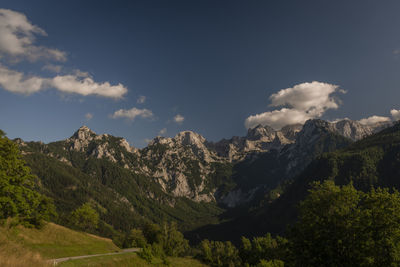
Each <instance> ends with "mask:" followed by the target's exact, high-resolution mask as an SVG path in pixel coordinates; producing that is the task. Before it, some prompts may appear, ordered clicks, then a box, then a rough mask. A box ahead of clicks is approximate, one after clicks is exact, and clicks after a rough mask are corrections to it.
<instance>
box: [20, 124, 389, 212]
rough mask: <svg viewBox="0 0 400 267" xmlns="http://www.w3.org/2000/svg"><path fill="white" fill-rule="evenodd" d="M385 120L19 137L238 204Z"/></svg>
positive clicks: (190, 193) (54, 152)
mask: <svg viewBox="0 0 400 267" xmlns="http://www.w3.org/2000/svg"><path fill="white" fill-rule="evenodd" d="M387 126H389V124H388V123H386V124H383V123H378V124H374V125H369V126H366V125H362V124H360V123H358V122H356V121H351V120H342V121H338V122H335V123H332V122H327V121H323V120H309V121H307V122H306V123H305V124H304V126H303V125H289V126H286V127H283V128H282V129H281V130H279V131H276V130H274V129H272V128H271V127H269V126H261V125H259V126H257V127H255V128H253V129H249V130H248V133H247V135H246V136H244V137H232V138H231V139H223V140H221V141H219V142H215V143H212V142H208V141H207V140H206V139H205V138H204V137H203V136H201V135H200V134H197V133H195V132H192V131H184V132H180V133H178V134H177V135H176V136H175V137H173V138H167V137H156V138H154V139H153V140H152V141H151V142H150V143H149V144H148V146H147V147H145V148H143V149H137V148H134V147H132V146H130V145H129V143H128V142H127V141H126V140H125V139H123V138H120V137H114V136H111V135H108V134H101V135H98V134H96V133H95V132H94V131H92V130H90V129H89V128H88V127H86V126H82V127H81V128H79V129H78V130H77V131H76V132H75V133H74V134H73V135H72V136H71V137H70V138H68V139H66V140H64V141H59V142H54V143H50V144H40V145H39V144H35V143H32V142H30V143H24V142H23V141H22V140H18V142H19V143H20V146H21V148H22V150H23V151H25V153H29V151H30V150H32V148H34V147H36V148H39V149H38V150H36V151H35V152H40V153H43V154H46V155H48V156H50V157H53V158H55V159H57V160H59V161H61V162H63V163H66V164H69V165H71V166H72V158H71V155H72V154H71V152H73V151H75V152H80V153H82V155H84V157H83V158H82V160H83V161H87V160H88V159H90V158H96V159H106V160H108V161H110V162H111V163H114V164H116V165H118V166H120V167H123V168H124V169H126V170H128V171H130V172H132V173H134V174H137V175H143V176H146V177H148V179H149V180H151V181H153V182H155V183H156V184H158V185H159V186H160V189H161V190H162V191H163V192H165V193H166V194H169V195H171V196H173V197H185V198H189V199H191V200H193V201H196V202H200V201H205V202H215V201H219V202H221V203H225V204H226V205H228V206H235V205H236V204H238V203H241V202H243V201H246V199H249V198H251V192H254V190H255V189H257V188H259V187H260V186H268V187H274V186H276V185H277V183H279V182H280V181H282V180H285V179H288V178H291V177H293V176H294V175H295V174H297V173H298V172H299V171H301V170H302V169H303V168H304V167H305V166H306V165H307V164H308V163H309V162H310V161H311V160H312V159H313V158H315V157H316V156H317V155H319V154H321V153H323V152H328V151H333V150H335V149H337V148H341V147H344V146H346V145H347V144H348V143H349V140H353V141H355V140H359V139H362V138H363V137H365V136H368V135H371V134H372V133H374V132H377V131H379V130H381V129H383V128H385V127H387ZM343 137H344V138H343ZM27 144H28V145H29V147H30V148H27ZM232 170H233V171H234V173H233V174H232ZM249 192H250V193H249Z"/></svg>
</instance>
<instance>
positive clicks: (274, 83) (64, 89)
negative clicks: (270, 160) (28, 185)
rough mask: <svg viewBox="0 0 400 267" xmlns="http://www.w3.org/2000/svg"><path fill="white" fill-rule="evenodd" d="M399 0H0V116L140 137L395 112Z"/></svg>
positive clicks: (29, 127) (11, 128) (24, 133)
mask: <svg viewBox="0 0 400 267" xmlns="http://www.w3.org/2000/svg"><path fill="white" fill-rule="evenodd" d="M399 13H400V2H399V1H369V0H359V1H325V0H315V1H309V0H304V1H295V0H293V1H290V0H287V1H233V0H232V1H222V0H221V1H206V0H204V1H196V0H193V1H165V0H160V1H153V0H149V1H117V0H113V1H99V0H97V1H92V0H85V1H75V0H68V1H64V0H60V1H51V0H49V1H41V0H37V1H30V0H27V1H19V0H10V1H9V0H3V1H1V3H0V129H2V130H3V131H5V132H6V133H7V136H8V137H9V138H16V137H20V138H22V139H24V140H26V141H31V140H34V141H39V140H41V141H44V142H46V143H47V142H52V141H56V140H61V139H65V138H68V137H70V136H71V135H72V134H73V133H74V132H75V131H76V130H77V129H78V128H79V127H80V126H82V125H87V126H88V127H89V128H91V129H92V130H94V131H95V132H96V133H98V134H101V133H109V134H112V135H115V136H121V137H124V138H126V139H127V140H128V141H129V142H130V144H131V145H133V146H135V147H144V146H145V145H146V143H147V142H148V141H149V140H151V139H152V138H154V137H155V136H157V135H162V136H169V137H172V136H174V135H175V134H177V133H178V132H179V131H183V130H192V131H195V132H198V133H200V134H202V135H203V136H204V137H206V138H207V139H208V140H211V141H218V140H220V139H222V138H230V137H232V136H234V135H236V136H243V135H245V134H246V132H247V129H248V128H251V127H254V126H256V125H258V124H262V125H270V126H272V127H274V128H276V129H279V128H280V127H282V126H284V125H286V124H293V123H304V121H305V120H307V119H312V118H321V119H326V120H331V121H333V120H336V119H340V118H350V119H354V120H359V121H360V122H361V123H364V124H369V123H373V122H377V121H386V120H397V119H400V111H399V110H400V16H399V15H398V14H399Z"/></svg>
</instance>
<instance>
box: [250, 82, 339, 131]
mask: <svg viewBox="0 0 400 267" xmlns="http://www.w3.org/2000/svg"><path fill="white" fill-rule="evenodd" d="M336 92H339V93H346V91H344V90H341V89H339V87H338V86H337V85H333V84H329V83H322V82H317V81H313V82H311V83H301V84H297V85H295V86H293V87H291V88H286V89H282V90H280V91H279V92H277V93H275V94H272V95H271V96H270V97H269V99H270V100H271V104H270V106H272V107H283V108H281V109H276V110H273V111H268V112H264V113H261V114H256V115H252V116H249V117H248V118H247V119H246V121H245V126H246V128H253V127H255V126H257V125H259V124H261V125H264V126H265V125H269V126H271V127H273V128H275V129H280V128H282V127H283V126H285V125H289V124H296V123H304V122H305V121H306V120H308V119H312V118H319V117H321V116H322V115H323V114H324V113H325V112H326V111H327V110H328V109H337V108H338V107H339V104H340V100H339V99H337V98H335V97H334V96H332V94H333V93H336Z"/></svg>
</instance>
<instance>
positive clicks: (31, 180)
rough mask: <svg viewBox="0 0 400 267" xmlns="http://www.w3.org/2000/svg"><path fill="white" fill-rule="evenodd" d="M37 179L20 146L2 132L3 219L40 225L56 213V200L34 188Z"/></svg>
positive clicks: (0, 180) (0, 203)
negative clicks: (23, 158)
mask: <svg viewBox="0 0 400 267" xmlns="http://www.w3.org/2000/svg"><path fill="white" fill-rule="evenodd" d="M35 178H36V177H35V176H34V175H32V174H31V170H30V168H29V167H27V166H26V165H25V161H24V160H22V158H21V153H20V151H19V149H18V146H17V145H16V144H15V143H14V142H12V141H11V140H9V139H8V138H7V137H6V136H5V134H4V132H3V131H1V130H0V219H6V218H9V217H14V218H17V219H18V220H19V221H20V222H23V223H24V224H27V225H35V226H40V224H41V222H42V220H43V219H49V216H50V215H51V214H55V211H54V206H53V204H52V201H51V200H50V199H49V198H47V197H45V196H43V195H41V194H40V193H38V192H37V191H36V190H35V189H34V187H35Z"/></svg>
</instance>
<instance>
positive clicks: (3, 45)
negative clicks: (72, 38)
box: [0, 9, 67, 61]
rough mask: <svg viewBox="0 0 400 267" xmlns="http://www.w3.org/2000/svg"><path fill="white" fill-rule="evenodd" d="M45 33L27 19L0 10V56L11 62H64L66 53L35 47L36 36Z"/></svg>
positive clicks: (11, 12)
mask: <svg viewBox="0 0 400 267" xmlns="http://www.w3.org/2000/svg"><path fill="white" fill-rule="evenodd" d="M37 35H40V36H46V35H47V34H46V32H45V31H44V30H42V29H41V28H39V27H38V26H36V25H33V24H31V23H30V21H28V19H27V17H26V16H25V15H24V14H22V13H19V12H16V11H12V10H9V9H0V55H1V56H7V57H9V58H11V59H13V60H19V59H21V58H27V59H29V60H31V61H36V60H38V59H53V60H57V61H65V60H66V58H67V57H66V53H65V52H63V51H60V50H57V49H51V48H47V47H44V46H37V45H35V44H34V43H35V39H36V36H37Z"/></svg>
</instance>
